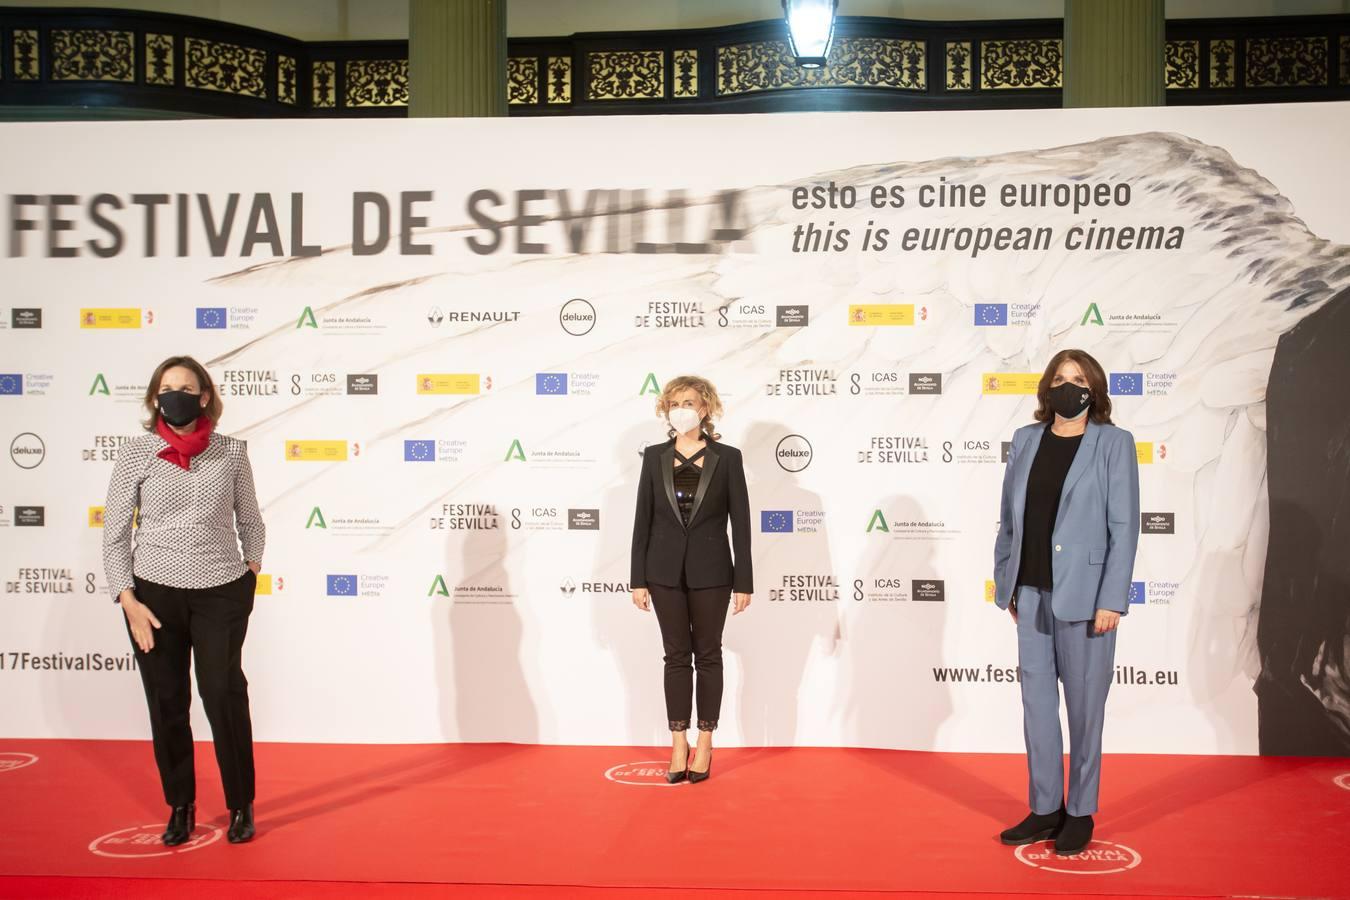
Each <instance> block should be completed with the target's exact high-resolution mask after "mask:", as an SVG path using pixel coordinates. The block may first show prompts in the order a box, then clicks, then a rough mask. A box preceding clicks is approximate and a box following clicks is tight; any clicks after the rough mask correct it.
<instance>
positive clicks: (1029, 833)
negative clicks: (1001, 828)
mask: <svg viewBox="0 0 1350 900" xmlns="http://www.w3.org/2000/svg"><path fill="white" fill-rule="evenodd" d="M1063 827H1064V807H1062V806H1061V807H1060V808H1059V809H1058V810H1057V811H1055V812H1052V813H1046V814H1044V815H1040V814H1037V813H1032V814H1031V815H1029V816H1027V817H1026V818H1025V819H1023V820H1022V821H1020V822H1018V823H1017V824H1016V825H1014V826H1013V827H1011V828H1009V829H1008V830H1007V831H1005V832H1003V833H1002V834H1000V835H999V836H998V839H999V840H1000V841H1002V842H1003V843H1005V844H1007V845H1009V846H1016V845H1018V844H1034V843H1036V842H1037V841H1043V840H1046V839H1047V838H1052V837H1054V836H1055V835H1057V834H1059V830H1060V829H1061V828H1063Z"/></svg>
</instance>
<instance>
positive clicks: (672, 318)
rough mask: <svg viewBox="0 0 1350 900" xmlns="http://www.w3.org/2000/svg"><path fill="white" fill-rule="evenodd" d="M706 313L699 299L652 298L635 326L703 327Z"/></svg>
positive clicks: (663, 327) (637, 318) (659, 327)
mask: <svg viewBox="0 0 1350 900" xmlns="http://www.w3.org/2000/svg"><path fill="white" fill-rule="evenodd" d="M704 315H705V313H704V310H703V304H702V303H701V302H699V301H697V300H651V301H648V303H647V311H646V312H645V313H643V314H641V315H637V316H634V317H633V327H634V328H656V329H670V328H702V327H703V322H704V318H703V317H704ZM564 327H565V326H564Z"/></svg>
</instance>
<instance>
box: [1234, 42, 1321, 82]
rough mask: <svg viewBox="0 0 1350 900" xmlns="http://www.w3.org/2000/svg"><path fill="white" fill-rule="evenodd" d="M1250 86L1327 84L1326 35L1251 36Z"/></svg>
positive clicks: (1248, 53) (1248, 78)
mask: <svg viewBox="0 0 1350 900" xmlns="http://www.w3.org/2000/svg"><path fill="white" fill-rule="evenodd" d="M1245 80H1246V84H1247V86H1248V87H1308V86H1311V85H1323V84H1326V83H1327V39H1326V38H1325V37H1307V38H1299V37H1292V38H1286V37H1279V38H1247V77H1246V79H1245Z"/></svg>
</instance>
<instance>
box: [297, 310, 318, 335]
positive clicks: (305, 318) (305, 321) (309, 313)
mask: <svg viewBox="0 0 1350 900" xmlns="http://www.w3.org/2000/svg"><path fill="white" fill-rule="evenodd" d="M295 327H296V328H313V329H314V330H316V331H317V330H318V328H319V322H318V320H317V319H315V318H314V309H313V307H310V306H306V307H305V308H304V309H303V310H301V312H300V318H298V319H296V320H295Z"/></svg>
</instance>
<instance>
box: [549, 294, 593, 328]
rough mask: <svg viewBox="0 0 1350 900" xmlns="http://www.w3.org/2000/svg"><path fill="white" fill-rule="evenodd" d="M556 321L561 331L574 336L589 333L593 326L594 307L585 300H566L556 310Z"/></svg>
mask: <svg viewBox="0 0 1350 900" xmlns="http://www.w3.org/2000/svg"><path fill="white" fill-rule="evenodd" d="M558 322H559V323H560V324H561V325H562V329H563V331H565V332H567V333H568V334H570V335H572V336H574V337H580V336H581V335H583V334H589V333H590V331H591V329H592V328H594V327H595V307H594V306H592V305H591V304H590V302H589V301H587V300H582V299H580V298H576V299H573V300H568V301H567V302H566V303H564V304H563V305H562V309H560V310H559V311H558Z"/></svg>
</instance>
